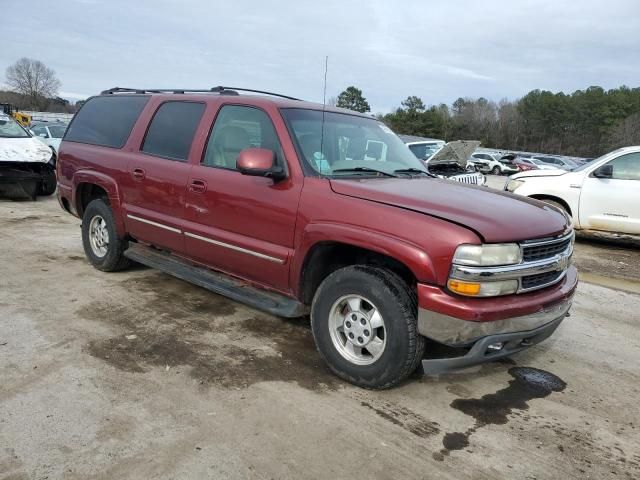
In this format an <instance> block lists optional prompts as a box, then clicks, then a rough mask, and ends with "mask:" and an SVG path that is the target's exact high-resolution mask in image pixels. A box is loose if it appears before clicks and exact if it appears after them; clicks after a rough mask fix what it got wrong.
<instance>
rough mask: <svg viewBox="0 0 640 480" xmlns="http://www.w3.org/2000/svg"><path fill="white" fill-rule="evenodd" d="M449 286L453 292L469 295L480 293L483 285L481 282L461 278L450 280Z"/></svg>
mask: <svg viewBox="0 0 640 480" xmlns="http://www.w3.org/2000/svg"><path fill="white" fill-rule="evenodd" d="M447 286H448V287H449V290H451V291H452V292H455V293H459V294H460V295H469V296H475V295H478V294H479V293H480V287H481V285H480V284H479V283H472V282H461V281H460V280H449V282H448V283H447Z"/></svg>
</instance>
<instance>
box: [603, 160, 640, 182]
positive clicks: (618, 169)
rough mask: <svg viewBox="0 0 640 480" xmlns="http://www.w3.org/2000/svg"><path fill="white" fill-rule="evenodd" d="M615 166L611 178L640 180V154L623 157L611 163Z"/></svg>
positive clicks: (610, 163)
mask: <svg viewBox="0 0 640 480" xmlns="http://www.w3.org/2000/svg"><path fill="white" fill-rule="evenodd" d="M609 165H611V166H613V174H612V176H611V178H615V179H617V180H640V153H629V154H628V155H622V156H621V157H618V158H616V159H614V160H611V161H610V162H609Z"/></svg>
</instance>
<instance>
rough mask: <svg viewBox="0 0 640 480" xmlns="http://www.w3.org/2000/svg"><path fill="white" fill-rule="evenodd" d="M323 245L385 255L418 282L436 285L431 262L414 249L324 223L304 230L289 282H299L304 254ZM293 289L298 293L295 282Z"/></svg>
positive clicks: (355, 229) (359, 229) (393, 239)
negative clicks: (358, 249) (401, 265)
mask: <svg viewBox="0 0 640 480" xmlns="http://www.w3.org/2000/svg"><path fill="white" fill-rule="evenodd" d="M324 242H331V243H344V244H347V245H352V246H354V247H360V248H363V249H366V250H371V251H373V252H377V253H380V254H382V255H386V256H388V257H391V258H394V259H395V260H397V261H399V262H401V263H402V264H404V265H405V266H406V267H407V268H408V269H409V270H411V272H412V273H413V275H414V276H415V277H416V279H417V280H418V281H419V282H423V283H433V284H435V283H437V276H436V271H435V268H434V265H433V262H432V261H431V258H430V257H429V255H427V253H426V252H425V251H424V249H422V248H421V247H419V246H418V245H415V244H412V243H410V242H407V241H406V240H404V239H400V238H397V237H393V236H390V235H387V234H383V233H380V232H376V231H373V230H367V229H363V228H362V227H355V226H351V225H345V224H338V223H328V222H320V223H311V224H308V225H307V226H306V227H305V229H304V231H303V233H302V239H301V243H300V246H299V247H298V248H297V249H296V255H295V257H294V259H293V264H292V276H291V278H292V279H300V278H301V275H302V269H303V267H304V262H305V259H306V258H307V255H308V253H309V252H310V251H311V249H312V248H313V247H314V246H315V245H317V244H319V243H324ZM294 285H295V287H294V288H295V289H296V290H299V282H296V283H295V284H294ZM298 293H299V291H296V294H298Z"/></svg>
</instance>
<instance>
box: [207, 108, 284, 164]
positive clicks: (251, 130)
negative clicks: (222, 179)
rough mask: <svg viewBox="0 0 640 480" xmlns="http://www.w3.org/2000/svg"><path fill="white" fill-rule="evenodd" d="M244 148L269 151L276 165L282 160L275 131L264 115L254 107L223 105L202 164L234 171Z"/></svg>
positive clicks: (269, 120) (267, 117)
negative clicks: (273, 153)
mask: <svg viewBox="0 0 640 480" xmlns="http://www.w3.org/2000/svg"><path fill="white" fill-rule="evenodd" d="M245 148H266V149H268V150H272V151H273V152H275V154H276V162H277V163H278V164H282V162H283V159H284V155H283V153H282V148H281V147H280V141H279V140H278V135H277V134H276V130H275V127H274V126H273V123H271V119H270V118H269V116H268V115H267V114H266V113H265V112H263V111H262V110H259V109H257V108H253V107H243V106H239V105H225V106H223V107H222V108H221V109H220V112H219V113H218V116H217V118H216V121H215V124H214V126H213V131H212V132H211V135H210V136H209V142H208V143H207V149H206V151H205V154H204V158H203V159H202V164H203V165H206V166H208V167H220V168H230V169H235V168H236V161H237V160H238V155H239V154H240V151H241V150H244V149H245Z"/></svg>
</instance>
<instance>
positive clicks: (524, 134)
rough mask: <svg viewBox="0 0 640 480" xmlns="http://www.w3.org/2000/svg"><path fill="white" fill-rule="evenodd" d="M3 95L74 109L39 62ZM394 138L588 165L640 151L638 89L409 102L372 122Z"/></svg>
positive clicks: (352, 91) (358, 103) (353, 94)
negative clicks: (464, 143)
mask: <svg viewBox="0 0 640 480" xmlns="http://www.w3.org/2000/svg"><path fill="white" fill-rule="evenodd" d="M5 83H6V84H7V85H8V86H9V88H10V89H11V90H10V91H0V103H10V104H12V105H14V106H15V107H17V108H19V109H22V110H43V111H52V112H69V113H73V112H75V111H76V109H77V108H78V107H79V106H80V104H81V103H82V102H78V103H76V104H75V105H73V104H71V103H70V102H69V101H68V100H66V99H64V98H60V97H59V96H58V90H59V88H60V81H59V80H58V78H57V77H56V73H55V72H54V71H53V70H52V69H51V68H49V67H47V66H46V65H45V64H44V63H43V62H41V61H39V60H35V59H31V58H21V59H20V60H18V61H16V62H15V63H14V64H13V65H10V66H9V67H8V68H7V70H6V74H5ZM328 103H329V104H330V105H336V106H338V107H343V108H348V109H351V110H355V111H358V112H369V111H370V110H371V107H370V105H369V103H368V102H367V100H366V98H365V97H364V95H363V93H362V90H360V89H358V88H356V87H355V86H350V87H347V88H346V89H345V90H344V91H343V92H341V93H340V94H339V95H338V96H337V97H332V98H330V99H329V101H328ZM376 116H377V117H378V118H379V119H380V120H382V121H383V122H384V123H385V124H387V125H388V126H389V127H390V128H391V129H392V130H394V131H395V132H396V133H403V134H407V135H418V136H422V137H433V138H441V139H444V140H447V141H451V140H458V139H464V140H480V141H481V142H482V145H483V146H486V147H491V148H500V149H505V150H521V151H532V152H544V153H559V154H564V155H575V156H581V157H594V156H597V155H600V154H602V153H605V152H607V151H608V150H611V149H613V148H617V147H620V146H627V145H640V88H629V87H626V86H622V87H620V88H614V89H611V90H604V89H603V88H601V87H589V88H587V89H586V90H576V91H575V92H573V93H571V94H565V93H562V92H559V93H553V92H549V91H546V90H532V91H531V92H529V93H527V94H526V95H525V96H524V97H522V98H520V99H517V100H507V99H503V100H500V101H499V102H497V103H496V102H494V101H491V100H487V99H486V98H482V97H480V98H469V97H465V98H462V97H461V98H458V99H457V100H456V101H455V102H453V104H452V105H446V104H444V103H441V104H439V105H429V106H427V105H425V103H424V102H423V101H422V99H421V98H420V97H417V96H414V95H412V96H409V97H407V98H406V99H405V100H404V101H402V102H401V104H400V106H399V107H398V108H396V109H395V110H394V111H392V112H390V113H387V114H377V115H376Z"/></svg>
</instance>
